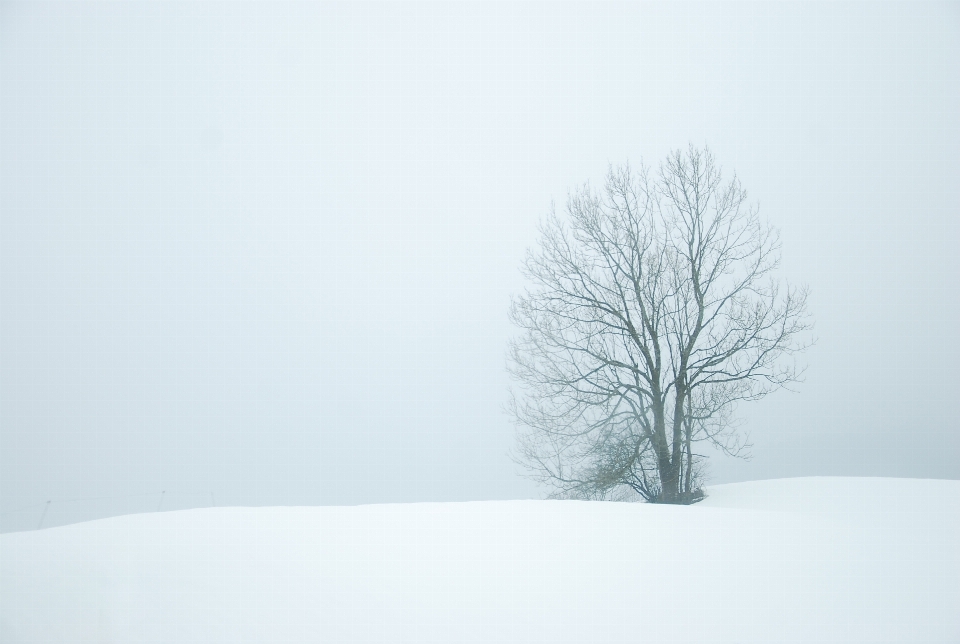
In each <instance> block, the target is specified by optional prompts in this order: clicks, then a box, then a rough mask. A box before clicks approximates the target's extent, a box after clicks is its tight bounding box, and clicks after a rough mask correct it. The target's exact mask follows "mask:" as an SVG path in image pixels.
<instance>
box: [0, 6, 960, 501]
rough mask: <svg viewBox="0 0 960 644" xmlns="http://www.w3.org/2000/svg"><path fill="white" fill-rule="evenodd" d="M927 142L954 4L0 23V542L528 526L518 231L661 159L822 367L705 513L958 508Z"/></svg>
mask: <svg viewBox="0 0 960 644" xmlns="http://www.w3.org/2000/svg"><path fill="white" fill-rule="evenodd" d="M958 114H960V10H958V5H957V4H956V3H952V4H922V3H909V4H894V3H883V4H871V3H854V4H822V3H815V4H814V3H810V4H804V5H801V4H790V3H758V4H750V3H748V4H741V3H736V4H734V3H729V4H724V3H709V4H696V3H683V4H676V5H662V4H653V3H649V4H640V3H611V4H597V3H584V4H554V5H548V4H541V3H536V4H521V3H504V4H493V3H484V4H472V3H457V4H397V3H389V4H360V3H346V4H334V3H328V4H320V3H310V4H304V3H266V2H265V3H239V2H237V3H231V2H224V3H213V2H192V3H183V4H181V3H162V4H156V3H143V2H134V3H86V2H72V3H63V4H60V3H52V2H49V3H48V2H44V3H33V4H21V3H2V4H0V510H2V511H3V512H10V511H12V510H14V509H16V508H20V507H25V506H31V504H33V505H34V506H35V505H36V504H42V503H43V502H45V501H47V500H49V499H69V498H81V497H83V498H90V497H98V496H109V495H143V496H144V498H154V499H159V497H158V496H154V497H150V496H149V495H151V494H153V495H156V494H158V493H159V492H160V491H161V490H167V491H168V493H169V494H171V495H174V494H181V495H189V494H196V495H207V494H209V495H210V497H211V503H217V504H219V505H223V504H308V503H310V504H312V503H327V504H343V503H370V502H392V501H427V500H471V499H494V498H525V497H534V496H539V495H540V494H541V493H542V491H541V490H539V489H538V488H536V487H535V486H534V485H533V484H532V483H530V482H527V481H525V480H524V479H522V478H520V477H519V476H518V475H517V474H518V472H519V470H518V469H517V467H516V466H515V465H514V464H513V463H512V462H511V461H510V459H509V457H508V453H509V451H510V449H511V448H512V446H513V428H512V426H511V424H510V420H509V418H508V416H507V415H506V414H505V413H504V412H503V404H504V402H505V399H506V389H507V387H508V385H509V380H508V377H507V375H506V371H505V355H504V352H505V345H506V341H507V339H508V338H509V337H510V335H511V333H512V330H511V328H510V326H509V324H508V321H507V308H508V305H509V300H510V295H511V294H512V293H517V292H519V290H520V289H521V288H522V287H523V281H522V278H521V276H520V274H519V271H518V267H519V264H520V261H521V259H522V257H523V254H524V251H525V249H526V248H528V247H530V246H531V245H533V244H535V243H536V223H537V221H538V219H539V218H540V217H542V216H543V215H545V214H546V213H547V212H548V211H549V209H550V206H551V202H553V201H555V202H556V203H557V204H558V205H561V206H562V204H563V201H564V199H565V196H566V193H567V192H568V191H569V190H571V189H573V188H575V187H576V186H577V185H579V184H581V183H583V182H586V181H590V182H592V183H594V184H597V183H599V182H600V181H601V180H602V177H603V174H604V172H605V170H606V168H607V166H608V164H610V163H614V164H617V163H622V162H624V161H627V160H630V161H631V162H633V163H634V164H636V163H639V162H640V160H641V159H643V160H644V161H646V162H647V163H651V164H656V163H657V162H658V161H659V160H660V159H661V158H662V157H663V156H664V155H665V154H666V153H667V152H668V151H669V150H670V149H672V148H677V147H685V146H686V145H687V144H688V143H691V142H692V143H694V144H697V145H703V144H707V145H709V146H710V147H711V149H712V150H713V151H714V153H715V154H716V156H717V159H718V161H719V162H720V163H721V164H722V165H723V166H724V168H726V169H727V170H729V171H733V170H735V171H736V172H737V174H738V176H739V177H740V179H741V181H742V182H743V185H744V187H745V188H746V189H747V190H748V192H749V194H750V198H751V200H752V201H753V202H754V203H758V204H759V206H760V212H761V215H762V216H763V217H765V218H767V219H769V220H770V221H772V222H773V223H774V224H776V225H777V226H779V227H780V229H781V232H782V238H783V242H784V250H783V255H784V264H783V270H782V275H783V276H784V277H785V278H786V279H788V280H790V281H791V282H793V283H805V284H808V285H809V286H810V288H811V300H810V310H811V313H812V315H813V318H814V320H815V323H816V336H817V338H818V342H817V344H816V346H815V347H814V348H813V349H811V350H809V351H808V352H807V353H806V355H805V361H806V362H807V363H808V365H809V368H808V372H807V376H806V382H804V383H802V384H800V385H798V386H797V387H796V392H794V393H790V392H780V393H778V394H775V395H773V396H771V397H770V398H768V399H766V400H764V401H762V402H761V403H756V404H752V405H743V406H742V407H741V408H740V414H739V415H740V417H741V419H742V420H743V422H744V429H745V430H748V431H750V433H751V436H752V439H753V443H754V445H755V447H754V449H753V454H754V458H753V460H752V461H749V462H741V461H735V460H732V459H729V458H719V457H717V458H714V459H712V462H711V465H710V473H711V474H712V482H714V483H722V482H728V481H735V480H748V479H757V478H771V477H782V476H798V475H815V474H832V475H884V476H909V477H941V478H960V431H958V430H960V427H958V422H957V412H956V407H955V402H956V400H957V397H958V394H960V386H958V385H960V379H958V376H957V371H956V369H957V367H956V365H957V363H958V359H960V340H958V338H957V331H958V329H960V323H958V322H960V288H958V277H960V259H958V252H957V242H958V240H960V223H958V214H960V180H958V179H960V163H958V161H960V127H958V117H957V115H958ZM203 498H204V499H205V498H206V497H205V496H203ZM150 503H153V501H150ZM204 503H206V502H205V501H204ZM31 520H32V519H31Z"/></svg>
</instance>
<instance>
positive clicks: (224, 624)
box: [0, 478, 960, 644]
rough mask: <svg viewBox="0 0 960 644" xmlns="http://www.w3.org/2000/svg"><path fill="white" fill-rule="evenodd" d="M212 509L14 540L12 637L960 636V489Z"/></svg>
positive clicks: (2, 634) (863, 484)
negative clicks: (655, 501) (673, 500)
mask: <svg viewBox="0 0 960 644" xmlns="http://www.w3.org/2000/svg"><path fill="white" fill-rule="evenodd" d="M709 493H710V497H709V498H708V499H707V500H705V501H703V502H702V503H700V504H697V505H694V506H656V505H645V504H629V503H598V502H577V501H490V502H475V503H421V504H399V505H370V506H359V507H268V508H208V509H197V510H184V511H177V512H166V513H155V514H141V515H129V516H122V517H113V518H110V519H102V520H98V521H91V522H87V523H81V524H75V525H69V526H62V527H57V528H51V529H47V530H39V531H34V532H21V533H14V534H6V535H2V536H0V641H2V642H4V643H9V644H12V643H15V642H171V643H173V642H176V643H178V644H181V643H186V642H203V643H205V644H206V643H214V642H241V641H242V642H248V643H249V642H417V643H419V642H444V643H449V642H523V643H524V644H528V643H534V642H550V643H551V644H555V643H558V642H578V643H580V642H604V643H606V642H664V643H666V642H670V643H676V642H697V643H701V642H738V643H747V642H757V643H759V642H763V643H765V644H766V643H771V642H838V643H839V642H843V643H844V644H850V643H853V642H924V643H925V644H927V643H933V642H960V481H941V480H916V479H879V478H871V479H868V478H807V479H784V480H775V481H757V482H751V483H739V484H734V485H724V486H716V487H713V488H711V489H710V490H709Z"/></svg>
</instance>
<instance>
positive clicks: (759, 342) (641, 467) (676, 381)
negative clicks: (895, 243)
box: [509, 146, 810, 503]
mask: <svg viewBox="0 0 960 644" xmlns="http://www.w3.org/2000/svg"><path fill="white" fill-rule="evenodd" d="M566 210H567V218H566V219H562V218H560V217H559V216H557V214H556V212H554V213H552V214H551V216H550V217H548V218H547V219H546V220H545V221H544V223H543V224H542V225H541V230H540V233H541V243H540V247H539V249H538V250H536V251H531V252H530V253H528V256H527V259H526V262H525V264H524V273H525V275H526V276H527V278H528V279H529V280H530V281H531V282H532V286H531V287H530V288H528V290H527V291H526V293H525V294H524V295H522V296H520V297H517V298H515V299H514V301H513V304H512V307H511V319H512V320H513V322H514V323H515V324H517V325H518V326H519V327H520V329H521V331H522V332H521V334H520V335H519V337H518V338H517V339H516V340H515V341H513V342H512V343H511V346H510V352H509V365H510V370H511V373H512V375H513V376H514V377H515V379H516V380H517V382H518V387H517V388H515V389H514V391H513V396H512V400H511V405H510V410H511V412H512V413H513V415H514V417H515V420H516V421H517V425H518V430H519V445H520V447H519V452H518V459H519V460H520V461H521V462H523V463H524V464H525V465H526V466H528V467H529V470H530V473H531V475H532V476H533V477H534V478H537V479H539V480H541V481H543V482H545V483H547V484H549V485H551V486H552V487H553V488H554V489H555V491H556V495H558V496H562V497H576V498H610V497H611V496H616V495H618V494H622V493H623V492H624V490H628V489H632V490H633V491H635V492H637V493H639V494H640V495H641V496H642V497H643V498H645V499H646V500H648V501H655V502H666V503H690V502H693V501H695V500H697V499H699V498H701V497H702V492H701V491H700V472H701V469H702V466H703V458H702V456H701V455H698V454H697V453H696V452H695V445H697V444H700V443H703V442H709V443H712V444H713V445H715V446H717V447H719V448H720V449H721V450H723V451H724V452H726V453H728V454H733V455H744V449H745V448H746V447H748V445H747V444H746V441H745V440H744V438H743V436H742V435H741V433H740V432H738V431H737V429H738V428H737V425H736V424H735V422H734V417H733V411H734V408H735V406H736V404H737V403H738V402H740V401H748V400H756V399H759V398H761V397H763V396H764V395H766V394H768V393H770V392H771V391H773V390H775V389H777V388H779V387H782V386H783V385H785V384H787V383H790V382H792V381H795V380H797V378H798V375H799V372H798V369H797V367H796V365H795V362H794V361H793V360H792V359H791V356H792V354H794V353H795V352H796V351H798V350H800V349H802V348H804V346H805V344H804V336H805V335H806V334H805V333H804V332H805V331H806V330H808V329H809V328H810V323H809V318H808V315H807V312H806V298H807V292H806V290H805V289H798V288H794V287H789V286H783V285H781V283H780V282H779V281H778V280H777V279H776V277H775V276H774V271H775V269H776V268H777V265H778V263H779V257H780V244H779V236H778V232H777V231H776V230H775V229H773V228H772V227H770V226H769V225H767V224H765V223H764V222H762V221H761V219H760V217H759V215H758V210H757V208H755V207H751V206H750V205H748V204H747V194H746V192H745V191H744V190H743V188H742V187H741V185H740V182H739V181H738V180H737V178H736V177H735V176H734V177H733V178H731V179H730V180H729V181H725V180H724V179H723V177H722V173H721V170H720V168H719V167H718V166H717V164H716V162H715V160H714V158H713V155H712V154H711V153H710V151H709V150H707V149H703V150H701V149H697V148H695V147H693V146H691V147H690V148H689V150H687V151H686V152H682V151H676V152H673V153H671V154H670V155H669V156H668V157H667V159H666V160H665V161H663V162H662V163H661V164H660V167H659V169H658V170H656V171H653V170H650V169H648V168H645V167H642V166H641V168H640V169H639V170H637V171H634V170H632V169H631V168H630V167H629V166H624V167H620V168H611V169H610V171H609V173H608V175H607V178H606V184H605V186H604V189H603V190H601V191H595V190H592V189H591V188H590V187H589V186H585V187H583V188H581V189H579V190H578V191H576V192H575V193H573V194H571V195H570V197H569V199H568V202H567V208H566Z"/></svg>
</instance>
